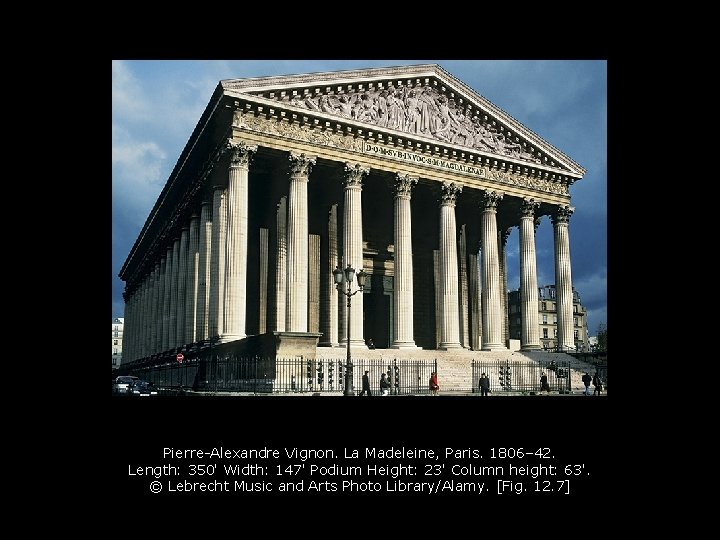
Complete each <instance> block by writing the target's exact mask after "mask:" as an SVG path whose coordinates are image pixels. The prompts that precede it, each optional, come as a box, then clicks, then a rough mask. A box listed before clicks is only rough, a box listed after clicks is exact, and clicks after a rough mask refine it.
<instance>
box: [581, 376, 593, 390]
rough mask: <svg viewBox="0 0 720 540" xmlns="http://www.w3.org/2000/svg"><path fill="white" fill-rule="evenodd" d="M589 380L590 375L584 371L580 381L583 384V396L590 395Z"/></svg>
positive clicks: (590, 378)
mask: <svg viewBox="0 0 720 540" xmlns="http://www.w3.org/2000/svg"><path fill="white" fill-rule="evenodd" d="M590 381H592V377H591V376H590V374H589V373H588V372H587V371H586V372H585V375H583V376H582V382H583V384H584V385H585V390H584V391H583V396H589V395H590Z"/></svg>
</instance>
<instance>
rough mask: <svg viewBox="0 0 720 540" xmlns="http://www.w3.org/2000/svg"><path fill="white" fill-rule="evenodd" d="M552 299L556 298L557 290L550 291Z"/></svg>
mask: <svg viewBox="0 0 720 540" xmlns="http://www.w3.org/2000/svg"><path fill="white" fill-rule="evenodd" d="M550 298H555V289H554V288H553V289H550Z"/></svg>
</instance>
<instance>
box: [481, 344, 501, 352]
mask: <svg viewBox="0 0 720 540" xmlns="http://www.w3.org/2000/svg"><path fill="white" fill-rule="evenodd" d="M480 350H481V351H507V350H508V348H507V347H506V346H505V345H502V344H501V343H487V344H485V345H483V346H482V348H481V349H480Z"/></svg>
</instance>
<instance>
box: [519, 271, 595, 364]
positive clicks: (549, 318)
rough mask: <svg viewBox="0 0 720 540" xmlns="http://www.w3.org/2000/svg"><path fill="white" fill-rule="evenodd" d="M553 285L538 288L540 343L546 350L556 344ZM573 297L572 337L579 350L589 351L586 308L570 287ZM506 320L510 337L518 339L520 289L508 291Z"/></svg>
mask: <svg viewBox="0 0 720 540" xmlns="http://www.w3.org/2000/svg"><path fill="white" fill-rule="evenodd" d="M555 293H556V291H555V285H545V286H544V287H540V288H539V289H538V313H539V318H538V319H539V323H540V343H541V344H542V348H543V349H546V350H551V349H555V347H556V346H557V332H558V327H557V320H558V319H557V300H556V294H555ZM572 298H573V310H572V311H573V339H574V342H575V348H576V349H577V350H579V351H589V350H590V347H589V342H588V330H587V309H586V308H584V307H583V306H582V304H581V303H580V294H578V292H577V291H576V290H575V287H573V288H572ZM508 319H509V320H508V322H509V327H510V339H520V332H521V328H520V323H521V319H520V291H519V290H518V291H511V292H509V293H508Z"/></svg>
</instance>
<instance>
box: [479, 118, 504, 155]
mask: <svg viewBox="0 0 720 540" xmlns="http://www.w3.org/2000/svg"><path fill="white" fill-rule="evenodd" d="M497 145H498V144H497V141H496V140H495V134H494V133H493V132H492V131H490V129H488V128H487V127H485V125H483V123H482V121H480V119H477V120H476V122H475V147H476V148H480V149H481V150H483V149H489V150H495V149H496V148H497Z"/></svg>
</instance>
